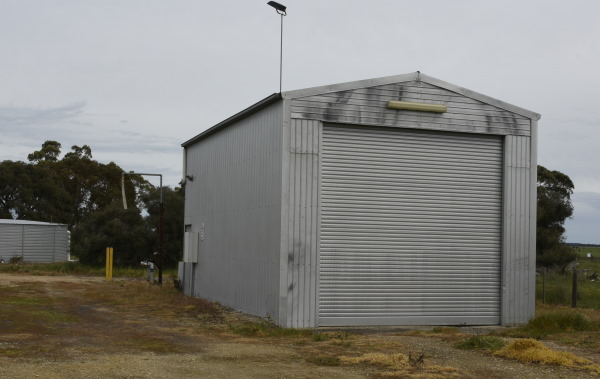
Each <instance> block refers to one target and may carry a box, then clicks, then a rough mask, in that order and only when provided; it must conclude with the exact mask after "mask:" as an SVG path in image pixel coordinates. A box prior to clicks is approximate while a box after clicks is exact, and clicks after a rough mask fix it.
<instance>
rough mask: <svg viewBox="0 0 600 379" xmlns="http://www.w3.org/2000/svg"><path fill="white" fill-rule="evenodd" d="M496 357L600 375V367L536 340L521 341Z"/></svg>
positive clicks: (509, 345)
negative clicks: (572, 368) (583, 370)
mask: <svg viewBox="0 0 600 379" xmlns="http://www.w3.org/2000/svg"><path fill="white" fill-rule="evenodd" d="M494 355H497V356H500V357H505V358H510V359H516V360H518V361H521V362H527V363H540V364H549V365H557V366H565V367H575V368H581V369H585V370H589V371H593V372H596V373H600V365H597V364H595V363H593V362H592V361H590V360H587V359H585V358H581V357H578V356H576V355H575V354H572V353H568V352H564V351H557V350H552V349H550V348H548V347H546V346H545V345H544V344H543V343H541V342H540V341H536V340H534V339H531V338H528V339H519V340H516V341H513V342H511V343H509V344H508V345H506V346H505V347H503V348H502V349H500V350H498V351H496V352H495V353H494Z"/></svg>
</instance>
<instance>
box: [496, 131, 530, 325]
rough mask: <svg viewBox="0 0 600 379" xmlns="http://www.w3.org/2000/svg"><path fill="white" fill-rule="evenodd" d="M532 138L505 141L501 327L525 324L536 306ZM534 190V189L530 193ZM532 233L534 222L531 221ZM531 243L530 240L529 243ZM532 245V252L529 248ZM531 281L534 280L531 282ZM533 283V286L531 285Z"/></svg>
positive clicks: (511, 137)
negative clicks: (532, 205) (502, 325)
mask: <svg viewBox="0 0 600 379" xmlns="http://www.w3.org/2000/svg"><path fill="white" fill-rule="evenodd" d="M530 144H531V138H529V137H521V136H507V137H506V142H505V156H506V159H505V168H504V171H505V173H504V175H505V183H504V192H505V194H506V195H505V197H504V227H503V235H504V246H503V257H504V262H503V270H502V271H503V278H502V282H503V298H502V304H503V306H502V324H504V325H512V324H520V323H525V322H527V321H528V320H529V319H530V318H531V317H533V315H534V312H535V310H534V304H535V260H534V259H533V260H532V259H531V257H532V256H533V257H535V232H533V233H532V225H531V224H532V220H535V214H534V215H533V217H532V214H531V213H532V212H534V213H535V209H532V207H531V204H532V203H533V204H535V203H536V198H535V197H534V198H531V196H532V193H534V192H533V191H534V190H535V184H534V183H535V182H533V181H532V175H533V177H535V176H536V174H535V171H532V169H531V168H532V162H531V149H530ZM532 187H533V190H532ZM533 224H534V225H533V230H535V222H533ZM532 240H533V241H532ZM532 242H533V249H532ZM532 278H533V280H532ZM532 283H533V284H532Z"/></svg>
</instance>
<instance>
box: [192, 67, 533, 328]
mask: <svg viewBox="0 0 600 379" xmlns="http://www.w3.org/2000/svg"><path fill="white" fill-rule="evenodd" d="M390 101H394V102H398V101H400V102H404V103H419V104H421V105H422V104H426V105H427V106H429V105H439V106H442V107H438V109H441V108H444V109H446V111H445V112H442V113H431V112H423V111H416V110H398V109H392V108H390V107H388V102H390ZM539 118H540V116H539V115H538V114H536V113H534V112H531V111H528V110H525V109H523V108H520V107H516V106H514V105H511V104H508V103H505V102H502V101H499V100H496V99H493V98H491V97H488V96H485V95H482V94H479V93H476V92H473V91H470V90H467V89H465V88H462V87H458V86H456V85H453V84H450V83H447V82H444V81H441V80H439V79H435V78H432V77H429V76H426V75H423V74H420V73H418V72H417V73H413V74H406V75H398V76H392V77H385V78H378V79H370V80H363V81H356V82H350V83H342V84H335V85H330V86H323V87H316V88H309V89H304V90H298V91H290V92H284V93H282V94H274V95H271V96H269V97H267V98H265V99H264V100H262V101H260V102H258V103H257V104H255V105H253V106H251V107H249V108H247V109H246V110H243V111H241V112H240V113H238V114H236V115H234V116H232V117H231V118H229V119H227V120H225V121H223V122H222V123H219V124H217V125H215V126H214V127H212V128H210V129H208V130H207V131H206V132H204V133H201V134H199V135H198V136H196V137H194V138H192V139H190V140H188V141H187V142H185V143H184V144H183V147H184V174H185V175H189V176H193V178H194V180H193V181H188V182H187V183H186V205H185V223H186V254H185V257H184V262H182V263H181V270H180V276H181V277H182V280H183V281H184V288H185V289H186V293H188V294H193V295H195V296H200V297H205V298H208V299H210V300H216V301H220V302H222V303H224V304H226V305H229V306H232V307H234V308H237V309H240V310H243V311H246V312H249V313H253V314H257V315H261V316H267V315H269V316H271V317H273V319H274V320H275V321H276V322H277V323H278V324H280V325H283V326H288V327H315V326H325V325H407V324H438V325H443V324H465V323H466V324H492V325H493V324H504V325H507V324H515V323H524V322H526V321H527V320H529V319H530V318H531V317H532V316H533V314H534V303H535V297H534V296H535V201H536V196H535V185H536V151H537V147H536V144H537V120H538V119H539Z"/></svg>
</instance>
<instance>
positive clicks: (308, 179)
mask: <svg viewBox="0 0 600 379" xmlns="http://www.w3.org/2000/svg"><path fill="white" fill-rule="evenodd" d="M321 127H322V125H321V123H320V122H319V121H312V120H295V119H292V120H291V124H290V143H289V150H290V158H289V162H290V163H289V174H288V176H289V185H288V188H289V189H288V191H289V197H288V204H287V207H288V212H287V217H288V225H287V228H288V233H287V238H288V241H287V249H286V250H287V251H288V254H287V261H288V270H287V275H288V278H287V279H288V280H287V288H288V293H287V320H286V325H287V326H289V327H295V328H305V327H314V326H316V314H317V311H316V304H317V301H316V296H317V288H316V286H317V283H318V277H317V268H318V264H317V256H318V255H317V254H318V241H319V237H318V234H319V226H318V223H319V177H320V162H319V150H320V138H321V136H320V134H321Z"/></svg>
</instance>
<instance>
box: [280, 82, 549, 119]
mask: <svg viewBox="0 0 600 379" xmlns="http://www.w3.org/2000/svg"><path fill="white" fill-rule="evenodd" d="M411 81H421V82H423V83H428V84H431V85H434V86H436V87H440V88H444V89H447V90H449V91H452V92H456V93H458V94H460V95H462V96H466V97H469V98H471V99H474V100H478V101H481V102H483V103H486V104H490V105H493V106H495V107H498V108H501V109H504V110H507V111H509V112H513V113H516V114H518V115H521V116H523V117H527V118H529V119H532V120H539V119H540V117H541V116H540V115H539V114H538V113H535V112H532V111H529V110H527V109H524V108H521V107H518V106H516V105H512V104H509V103H506V102H504V101H501V100H498V99H495V98H493V97H490V96H487V95H484V94H481V93H479V92H475V91H471V90H469V89H466V88H463V87H460V86H457V85H454V84H452V83H448V82H445V81H443V80H440V79H437V78H434V77H432V76H428V75H425V74H421V73H420V72H419V71H417V72H414V73H410V74H402V75H393V76H385V77H381V78H374V79H366V80H357V81H353V82H346V83H338V84H332V85H326V86H320V87H311V88H305V89H299V90H294V91H287V92H283V93H282V94H281V97H282V98H283V99H290V100H293V99H299V98H303V97H308V96H315V95H321V94H327V93H332V92H341V91H348V90H354V89H359V88H368V87H377V86H382V85H386V84H395V83H404V82H411Z"/></svg>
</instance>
